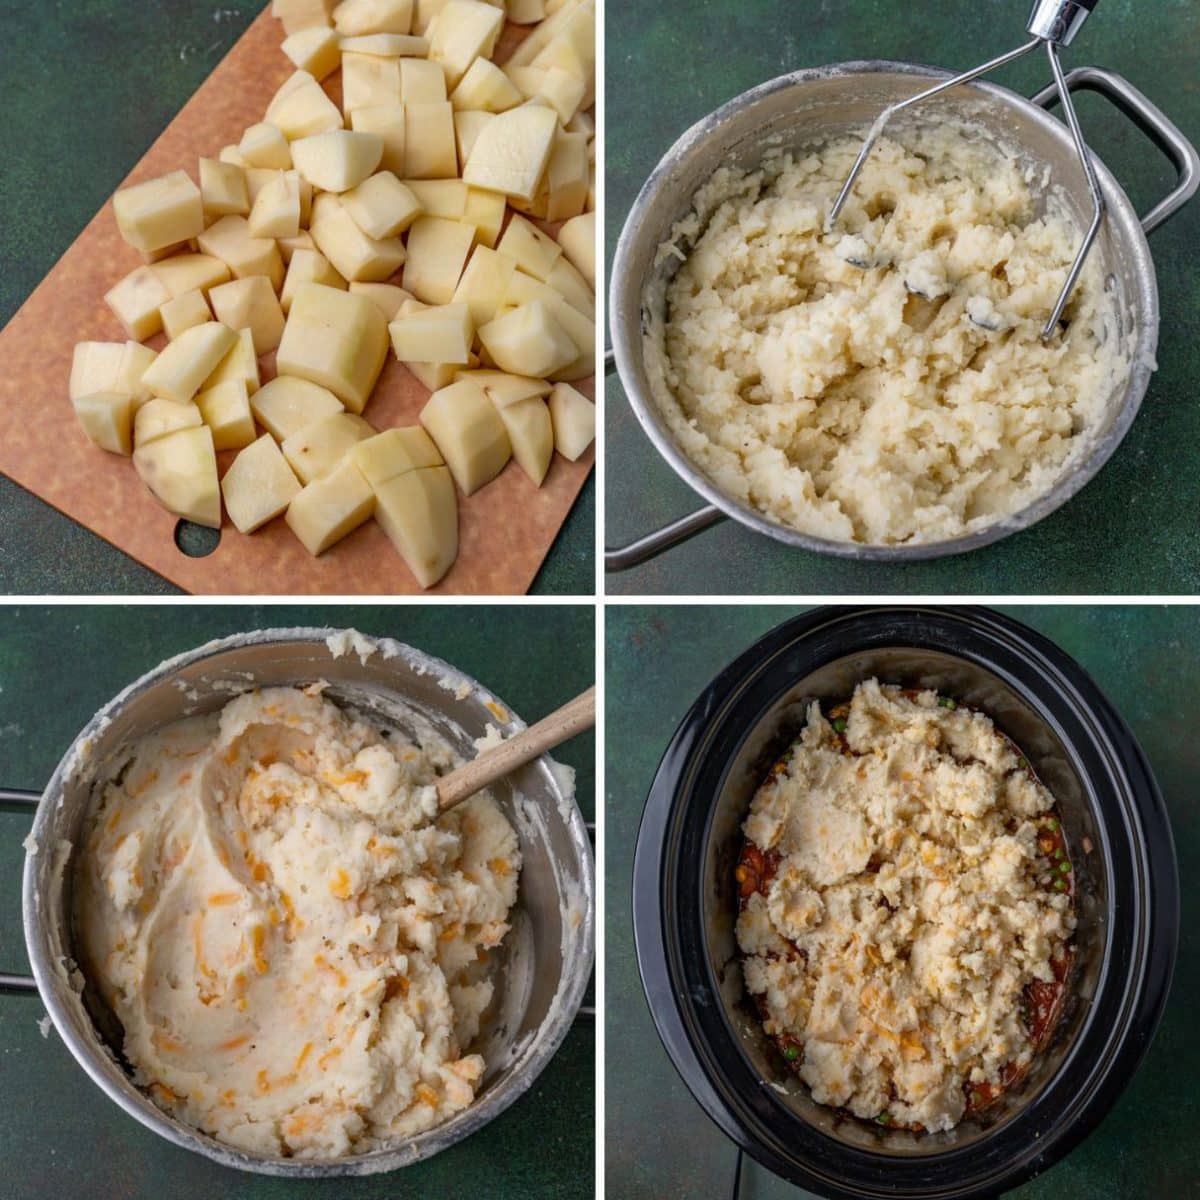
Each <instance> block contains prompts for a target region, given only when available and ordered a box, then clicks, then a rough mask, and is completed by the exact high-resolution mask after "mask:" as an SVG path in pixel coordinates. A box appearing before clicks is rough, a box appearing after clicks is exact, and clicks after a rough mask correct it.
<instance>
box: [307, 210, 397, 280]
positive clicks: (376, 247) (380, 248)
mask: <svg viewBox="0 0 1200 1200" xmlns="http://www.w3.org/2000/svg"><path fill="white" fill-rule="evenodd" d="M310 232H311V233H312V235H313V241H315V242H316V244H317V248H318V249H319V250H320V251H321V253H322V254H324V255H325V257H326V258H327V259H329V261H330V262H331V263H332V264H333V266H334V268H335V270H336V271H337V272H338V274H339V275H341V276H342V278H343V279H346V280H347V281H349V282H367V283H378V282H381V281H382V280H385V279H388V278H390V277H391V276H392V275H394V274H395V273H396V271H397V269H398V268H399V267H401V266H402V265H403V263H404V260H405V251H404V243H403V242H402V241H401V240H400V239H399V238H373V237H370V236H368V235H367V234H365V233H363V231H362V230H361V229H359V227H358V226H357V225H356V224H355V223H354V218H353V217H351V216H350V214H349V213H348V212H347V211H346V210H345V209H344V208H343V207H342V204H341V201H340V200H339V199H338V197H337V196H330V195H327V194H324V195H320V196H318V197H317V199H316V201H315V203H314V205H313V221H312V228H311V230H310Z"/></svg>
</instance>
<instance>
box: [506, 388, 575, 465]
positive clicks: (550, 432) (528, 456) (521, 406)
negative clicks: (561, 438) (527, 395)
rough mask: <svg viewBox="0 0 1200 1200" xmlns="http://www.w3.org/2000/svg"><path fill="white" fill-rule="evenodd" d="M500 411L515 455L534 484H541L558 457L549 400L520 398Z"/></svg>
mask: <svg viewBox="0 0 1200 1200" xmlns="http://www.w3.org/2000/svg"><path fill="white" fill-rule="evenodd" d="M564 386H565V385H564ZM499 412H500V419H501V420H502V421H503V422H504V428H505V430H506V431H507V432H508V440H509V441H510V442H511V443H512V451H513V458H515V459H516V460H517V462H518V463H519V464H520V467H521V470H522V471H524V472H525V474H526V475H528V476H529V478H530V479H531V480H533V483H534V486H535V487H541V486H542V480H543V479H545V478H546V472H547V471H548V470H549V469H550V459H551V458H552V457H553V456H554V428H553V426H552V425H551V422H550V410H549V409H548V408H547V407H546V402H545V401H544V400H541V399H538V398H536V397H534V398H533V399H529V400H518V401H517V403H515V404H508V405H505V407H504V408H501V409H500V410H499Z"/></svg>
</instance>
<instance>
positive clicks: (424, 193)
mask: <svg viewBox="0 0 1200 1200" xmlns="http://www.w3.org/2000/svg"><path fill="white" fill-rule="evenodd" d="M405 187H407V188H408V189H409V191H411V192H412V194H413V195H414V196H415V197H416V198H417V203H418V204H419V205H420V206H421V213H420V215H421V216H425V217H441V218H443V219H444V220H446V221H461V220H462V218H463V214H464V213H465V212H466V211H467V195H468V194H469V193H470V190H471V189H470V188H469V187H467V185H466V184H465V183H463V181H462V180H461V179H409V180H407V181H406V182H405Z"/></svg>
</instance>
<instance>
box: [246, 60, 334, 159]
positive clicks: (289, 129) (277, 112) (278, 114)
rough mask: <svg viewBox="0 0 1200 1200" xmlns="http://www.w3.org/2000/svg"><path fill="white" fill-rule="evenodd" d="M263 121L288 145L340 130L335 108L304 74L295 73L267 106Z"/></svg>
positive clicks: (320, 89)
mask: <svg viewBox="0 0 1200 1200" xmlns="http://www.w3.org/2000/svg"><path fill="white" fill-rule="evenodd" d="M265 119H266V120H268V121H270V122H271V124H272V125H277V126H278V127H279V128H280V129H281V130H282V131H283V135H284V137H286V138H287V139H288V141H289V142H293V141H295V140H296V139H297V138H303V137H312V136H313V135H314V134H318V133H325V132H326V131H327V130H330V129H341V128H342V114H341V113H340V112H339V111H338V106H337V105H336V104H334V102H333V101H332V100H330V98H329V97H328V96H327V95H326V94H325V89H324V88H322V87H321V85H320V84H319V83H318V82H317V81H316V80H315V79H314V78H313V77H312V76H311V75H310V74H309V73H308V72H307V71H297V72H296V73H295V74H294V75H293V76H291V78H290V79H288V80H286V81H285V82H284V84H283V86H282V87H281V88H280V89H279V91H277V92H276V93H275V97H274V99H273V100H272V101H271V103H270V104H269V105H267V112H266V117H265Z"/></svg>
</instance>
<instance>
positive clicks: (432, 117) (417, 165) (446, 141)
mask: <svg viewBox="0 0 1200 1200" xmlns="http://www.w3.org/2000/svg"><path fill="white" fill-rule="evenodd" d="M404 174H405V176H406V177H407V178H409V179H453V178H454V177H455V176H456V175H457V174H458V147H457V144H456V143H455V140H454V109H453V108H451V107H450V101H449V100H442V101H440V102H438V103H431V104H406V105H405V106H404Z"/></svg>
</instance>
